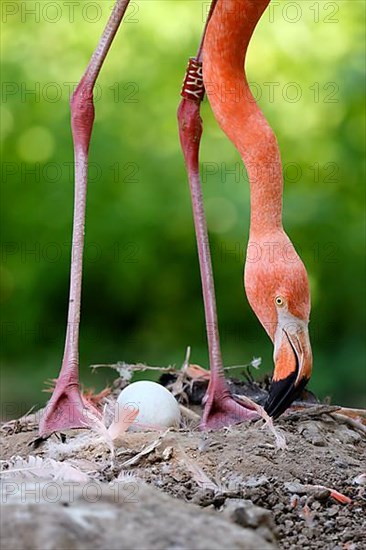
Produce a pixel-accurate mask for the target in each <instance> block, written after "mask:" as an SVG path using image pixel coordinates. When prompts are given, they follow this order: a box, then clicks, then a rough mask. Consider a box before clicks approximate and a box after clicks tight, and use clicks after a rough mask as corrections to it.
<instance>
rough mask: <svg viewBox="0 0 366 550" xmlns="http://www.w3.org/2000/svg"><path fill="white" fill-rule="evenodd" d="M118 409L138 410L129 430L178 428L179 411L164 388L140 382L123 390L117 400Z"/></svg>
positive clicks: (148, 381)
mask: <svg viewBox="0 0 366 550" xmlns="http://www.w3.org/2000/svg"><path fill="white" fill-rule="evenodd" d="M117 403H118V407H119V409H120V410H121V409H122V410H123V411H125V410H126V409H127V410H131V411H132V410H133V409H136V408H138V409H139V412H138V414H137V416H136V418H135V420H134V422H133V424H132V425H131V427H130V430H138V431H142V430H160V429H164V428H169V427H171V426H173V427H176V428H178V427H179V423H180V409H179V405H178V403H177V401H176V400H175V398H174V397H173V395H172V394H171V393H170V391H168V390H167V389H166V388H164V386H161V385H160V384H157V383H156V382H151V381H150V380H140V381H139V382H133V383H132V384H130V385H129V386H127V387H126V388H124V389H123V390H122V391H121V393H120V394H119V396H118V399H117Z"/></svg>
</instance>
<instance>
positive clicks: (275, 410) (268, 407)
mask: <svg viewBox="0 0 366 550" xmlns="http://www.w3.org/2000/svg"><path fill="white" fill-rule="evenodd" d="M295 380H296V374H295V373H294V374H290V375H289V376H287V377H286V378H283V379H282V380H276V381H272V384H271V387H270V389H269V394H268V398H267V401H266V403H265V405H264V410H265V411H266V413H267V414H268V415H269V416H271V417H272V418H278V417H279V416H281V414H283V413H284V412H285V411H286V410H287V409H288V408H289V406H290V405H291V404H292V403H293V401H294V400H295V399H296V398H297V397H298V396H299V395H300V394H301V392H302V390H303V389H304V388H305V386H306V384H307V383H308V379H307V378H303V379H302V380H301V381H300V383H299V384H298V385H297V386H296V387H295Z"/></svg>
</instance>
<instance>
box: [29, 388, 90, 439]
mask: <svg viewBox="0 0 366 550" xmlns="http://www.w3.org/2000/svg"><path fill="white" fill-rule="evenodd" d="M89 425H90V420H89V418H88V416H87V409H86V407H85V406H84V403H83V400H82V397H81V394H80V390H79V386H78V384H77V383H74V384H72V383H71V384H70V383H65V382H63V381H62V379H59V380H58V381H57V386H56V388H55V389H54V392H53V394H52V397H51V399H50V401H49V402H48V404H47V406H46V407H45V409H44V412H43V414H42V417H41V419H40V423H39V434H40V436H41V437H47V436H48V435H50V434H52V433H54V432H60V431H63V430H70V429H72V428H88V427H89Z"/></svg>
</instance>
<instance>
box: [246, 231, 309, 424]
mask: <svg viewBox="0 0 366 550" xmlns="http://www.w3.org/2000/svg"><path fill="white" fill-rule="evenodd" d="M270 245H271V246H270ZM251 246H253V242H250V243H249V247H248V254H247V261H246V266H245V289H246V293H247V297H248V300H249V303H250V305H251V307H252V309H253V311H254V313H255V314H256V316H257V317H258V319H259V321H260V322H261V324H262V325H263V327H264V328H265V330H266V331H267V333H268V335H269V336H270V338H271V340H272V342H273V344H274V354H273V358H274V363H275V367H274V373H273V378H272V384H271V387H270V390H269V396H268V399H267V401H266V404H265V410H266V411H267V413H268V414H269V415H270V416H273V417H274V418H276V417H278V416H280V415H281V414H282V413H283V412H284V411H285V410H286V409H287V408H288V407H289V406H290V405H291V403H292V402H293V401H294V399H296V397H297V396H298V395H299V393H300V392H301V390H302V389H303V388H304V387H305V385H306V384H307V382H308V381H309V379H310V376H311V370H312V352H311V345H310V340H309V333H308V323H309V315H310V291H309V283H308V277H307V273H306V269H305V267H304V264H303V263H302V261H301V259H300V258H299V256H298V255H297V253H296V251H295V249H294V247H293V245H292V243H291V242H290V241H289V239H288V238H287V236H283V237H282V236H281V239H280V240H279V242H278V243H277V246H274V242H273V239H272V240H271V239H268V240H266V243H261V244H258V243H256V244H255V246H256V254H255V257H254V255H253V253H252V252H253V250H250V247H251ZM258 251H260V253H258Z"/></svg>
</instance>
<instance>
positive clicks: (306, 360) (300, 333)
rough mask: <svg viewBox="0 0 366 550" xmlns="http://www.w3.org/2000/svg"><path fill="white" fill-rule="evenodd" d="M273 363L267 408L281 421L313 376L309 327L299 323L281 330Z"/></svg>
mask: <svg viewBox="0 0 366 550" xmlns="http://www.w3.org/2000/svg"><path fill="white" fill-rule="evenodd" d="M274 359H275V368H274V373H273V378H272V384H271V387H270V390H269V395H268V398H267V401H266V404H265V406H264V408H265V411H266V412H267V413H268V414H269V415H270V416H272V417H273V418H278V417H279V416H280V415H281V414H282V413H283V412H285V410H286V409H287V408H288V407H289V406H290V405H291V403H292V402H293V401H294V400H295V399H296V398H297V397H298V396H299V394H300V393H301V391H302V390H303V388H304V387H305V386H306V384H307V383H308V381H309V379H310V376H311V370H312V365H313V357H312V352H311V345H310V340H309V332H308V327H307V324H306V323H304V322H303V321H299V320H297V321H295V322H291V323H290V324H287V325H285V326H279V327H278V329H277V332H276V336H275V350H274Z"/></svg>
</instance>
